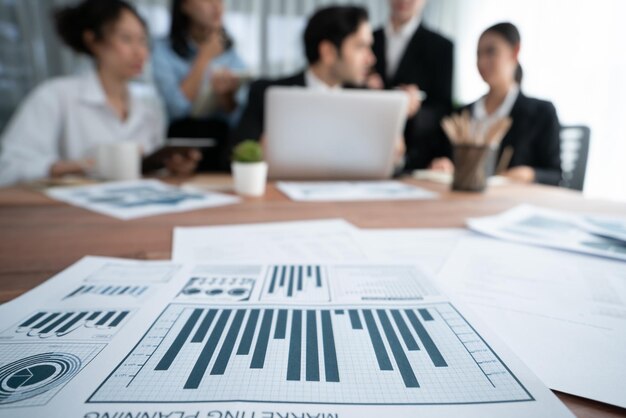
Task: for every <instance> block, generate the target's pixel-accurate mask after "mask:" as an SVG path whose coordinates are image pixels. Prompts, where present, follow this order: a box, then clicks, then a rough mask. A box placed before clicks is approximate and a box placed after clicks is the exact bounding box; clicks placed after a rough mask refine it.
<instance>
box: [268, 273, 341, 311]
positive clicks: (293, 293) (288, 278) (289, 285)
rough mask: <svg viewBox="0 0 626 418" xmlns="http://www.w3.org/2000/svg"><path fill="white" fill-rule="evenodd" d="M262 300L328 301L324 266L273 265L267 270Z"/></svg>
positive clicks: (328, 294)
mask: <svg viewBox="0 0 626 418" xmlns="http://www.w3.org/2000/svg"><path fill="white" fill-rule="evenodd" d="M267 275H268V277H267V279H266V280H265V289H264V292H263V295H262V296H261V299H262V300H264V301H273V302H278V301H290V300H296V299H306V300H307V301H315V302H319V301H329V300H330V293H329V288H328V279H327V275H328V274H327V272H326V267H323V266H319V265H275V266H271V267H270V268H269V269H268V270H267Z"/></svg>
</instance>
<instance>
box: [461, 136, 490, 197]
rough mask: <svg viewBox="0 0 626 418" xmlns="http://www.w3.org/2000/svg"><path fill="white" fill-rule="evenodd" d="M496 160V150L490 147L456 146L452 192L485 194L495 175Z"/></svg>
mask: <svg viewBox="0 0 626 418" xmlns="http://www.w3.org/2000/svg"><path fill="white" fill-rule="evenodd" d="M495 159H496V150H495V149H494V148H493V147H490V146H488V145H465V144H463V145H455V146H454V167H455V169H454V180H453V182H452V190H455V191H464V192H483V191H484V190H485V189H486V188H487V179H488V178H489V177H491V176H492V175H493V174H494V169H495Z"/></svg>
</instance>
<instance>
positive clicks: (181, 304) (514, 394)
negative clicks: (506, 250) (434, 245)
mask: <svg viewBox="0 0 626 418" xmlns="http://www.w3.org/2000/svg"><path fill="white" fill-rule="evenodd" d="M0 416H7V417H9V416H10V417H12V418H20V417H35V416H46V417H51V418H52V417H59V418H60V417H63V418H67V417H82V418H104V417H162V416H168V417H180V418H183V417H328V418H339V417H342V418H348V417H359V418H362V417H380V416H394V417H415V416H429V417H444V416H464V417H485V416H497V417H529V416H532V417H551V418H553V417H569V416H571V414H570V413H569V411H568V410H567V409H566V408H565V407H564V405H563V404H561V403H560V402H559V400H558V399H557V398H556V397H555V396H554V395H553V394H552V393H551V392H550V391H549V390H548V389H547V388H546V387H545V386H544V385H543V384H542V383H541V382H539V380H538V379H537V378H536V377H535V376H533V375H532V374H531V373H530V372H529V370H528V369H527V368H526V367H525V366H524V365H523V364H522V363H521V362H520V361H519V360H518V359H517V358H516V357H515V356H514V355H512V354H511V352H510V351H509V350H508V349H507V348H506V347H505V346H504V345H503V344H502V343H501V342H499V341H498V339H497V338H495V337H494V336H493V335H491V334H490V332H489V331H488V330H487V329H486V328H484V327H483V326H482V325H480V324H479V323H478V322H476V321H475V319H474V318H473V317H472V316H471V315H470V313H468V312H466V311H465V310H464V309H463V308H462V307H460V306H458V305H457V304H455V303H454V302H453V301H451V300H450V299H449V298H447V297H446V296H445V295H443V294H442V293H441V292H440V291H439V290H438V289H437V287H436V286H434V285H433V283H432V282H431V280H430V279H429V277H427V275H426V274H425V273H423V272H422V270H421V269H419V268H418V267H417V266H414V265H410V264H368V263H350V264H329V263H321V262H320V263H315V262H307V263H292V262H276V263H271V264H262V263H256V264H255V263H253V264H242V263H232V264H221V265H218V264H213V265H212V264H204V265H203V264H195V265H184V264H177V263H173V262H161V261H160V262H150V261H145V262H140V261H128V260H117V259H109V258H94V257H89V258H85V259H83V260H81V261H79V262H78V263H76V264H74V265H73V266H71V267H70V268H68V269H67V270H66V271H64V272H62V273H60V274H59V275H57V276H56V277H54V278H53V279H51V280H49V281H48V282H46V283H44V284H43V285H41V286H40V287H38V288H36V289H34V290H32V291H31V292H28V293H27V294H25V295H23V296H22V297H20V298H18V299H16V300H14V301H12V302H9V303H7V304H5V305H3V306H1V307H0Z"/></svg>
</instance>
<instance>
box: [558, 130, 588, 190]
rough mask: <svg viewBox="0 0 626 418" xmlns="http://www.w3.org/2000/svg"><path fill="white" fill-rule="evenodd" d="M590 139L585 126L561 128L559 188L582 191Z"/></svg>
mask: <svg viewBox="0 0 626 418" xmlns="http://www.w3.org/2000/svg"><path fill="white" fill-rule="evenodd" d="M590 138H591V130H590V129H589V127H587V126H562V127H561V170H562V171H563V177H562V179H561V183H560V186H561V187H566V188H568V189H573V190H580V191H582V190H583V185H584V184H585V173H586V171H587V157H588V155H589V140H590Z"/></svg>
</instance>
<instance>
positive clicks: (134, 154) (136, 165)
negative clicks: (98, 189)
mask: <svg viewBox="0 0 626 418" xmlns="http://www.w3.org/2000/svg"><path fill="white" fill-rule="evenodd" d="M96 175H97V177H98V178H100V179H102V180H112V181H120V180H137V179H138V178H140V177H141V151H140V148H139V144H137V143H135V142H130V141H123V142H112V143H108V144H100V145H98V147H97V148H96Z"/></svg>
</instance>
